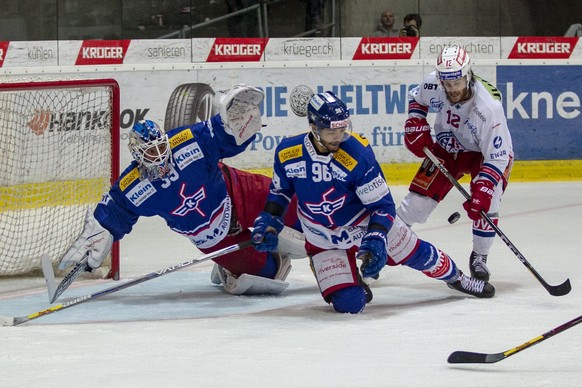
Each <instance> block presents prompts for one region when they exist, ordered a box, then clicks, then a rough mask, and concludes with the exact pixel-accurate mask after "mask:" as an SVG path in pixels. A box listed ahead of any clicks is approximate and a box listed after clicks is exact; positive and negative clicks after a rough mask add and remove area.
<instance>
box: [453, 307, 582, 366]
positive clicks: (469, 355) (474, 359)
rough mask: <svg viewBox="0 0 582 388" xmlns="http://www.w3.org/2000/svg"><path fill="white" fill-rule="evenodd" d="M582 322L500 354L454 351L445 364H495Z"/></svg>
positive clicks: (553, 330) (549, 332)
mask: <svg viewBox="0 0 582 388" xmlns="http://www.w3.org/2000/svg"><path fill="white" fill-rule="evenodd" d="M581 322H582V315H581V316H579V317H578V318H574V319H572V320H571V321H569V322H566V323H564V324H563V325H560V326H558V327H556V328H553V329H552V330H550V331H548V332H546V333H544V334H542V335H539V336H537V337H536V338H534V339H532V340H529V341H527V342H526V343H524V344H521V345H519V346H516V347H515V348H513V349H509V350H506V351H505V352H502V353H473V352H463V351H456V352H453V353H451V355H450V356H449V358H448V360H447V362H448V363H449V364H493V363H495V362H498V361H501V360H504V359H506V358H507V357H509V356H512V355H514V354H515V353H518V352H521V351H522V350H524V349H527V348H529V347H530V346H534V345H536V344H539V343H540V342H542V341H544V340H546V339H548V338H550V337H553V336H554V335H556V334H558V333H561V332H563V331H564V330H568V329H569V328H571V327H574V326H576V325H577V324H579V323H581Z"/></svg>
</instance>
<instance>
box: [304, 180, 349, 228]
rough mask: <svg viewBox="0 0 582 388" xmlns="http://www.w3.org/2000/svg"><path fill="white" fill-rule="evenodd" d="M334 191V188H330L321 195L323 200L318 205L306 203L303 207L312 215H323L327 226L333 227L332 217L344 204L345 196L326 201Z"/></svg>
mask: <svg viewBox="0 0 582 388" xmlns="http://www.w3.org/2000/svg"><path fill="white" fill-rule="evenodd" d="M334 191H335V187H332V188H331V189H329V190H328V191H326V192H325V193H323V196H322V197H323V200H322V201H321V202H319V203H309V202H306V203H305V206H307V208H308V209H309V211H310V212H311V213H313V214H323V215H324V216H326V217H327V219H328V221H329V224H330V225H333V224H334V222H333V219H332V215H333V213H335V212H336V211H337V210H339V209H341V208H342V207H343V206H344V203H345V202H346V195H343V196H341V197H340V198H338V199H335V200H330V199H328V197H329V195H331V194H332V193H333V192H334Z"/></svg>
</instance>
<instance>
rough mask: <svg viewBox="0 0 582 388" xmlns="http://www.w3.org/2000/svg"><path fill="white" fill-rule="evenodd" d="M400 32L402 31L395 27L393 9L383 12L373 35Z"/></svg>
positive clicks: (388, 34)
mask: <svg viewBox="0 0 582 388" xmlns="http://www.w3.org/2000/svg"><path fill="white" fill-rule="evenodd" d="M399 34H400V31H399V30H398V29H397V28H395V27H394V12H392V10H391V9H387V10H386V11H384V12H382V15H381V16H380V22H379V23H378V28H377V29H376V31H375V32H374V33H373V34H372V36H399Z"/></svg>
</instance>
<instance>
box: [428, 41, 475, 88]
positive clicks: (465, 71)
mask: <svg viewBox="0 0 582 388" xmlns="http://www.w3.org/2000/svg"><path fill="white" fill-rule="evenodd" d="M436 71H437V77H438V79H439V80H441V81H448V80H451V81H452V80H456V79H460V78H463V77H467V83H469V82H470V81H471V79H472V77H473V72H472V71H471V58H470V57H469V54H467V51H465V49H464V48H463V47H461V46H448V47H445V48H444V49H443V51H441V54H440V55H439V57H438V58H437V63H436Z"/></svg>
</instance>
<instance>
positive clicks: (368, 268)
mask: <svg viewBox="0 0 582 388" xmlns="http://www.w3.org/2000/svg"><path fill="white" fill-rule="evenodd" d="M386 241H387V239H386V233H385V232H383V231H381V230H377V229H373V230H368V233H366V234H365V235H364V237H363V238H362V243H361V244H360V250H359V251H358V253H356V258H357V259H360V260H362V265H361V267H360V270H361V271H362V276H363V277H364V278H376V277H377V276H378V274H379V273H380V271H381V270H382V268H384V266H385V265H386V260H388V252H387V250H386Z"/></svg>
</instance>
